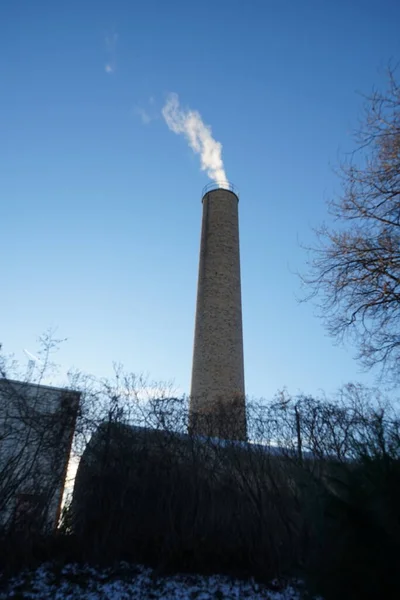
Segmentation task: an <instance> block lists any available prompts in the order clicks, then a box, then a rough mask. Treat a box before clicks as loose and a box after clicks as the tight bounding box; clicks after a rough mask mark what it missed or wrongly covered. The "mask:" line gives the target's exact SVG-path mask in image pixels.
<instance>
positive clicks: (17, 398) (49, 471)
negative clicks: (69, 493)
mask: <svg viewBox="0 0 400 600" xmlns="http://www.w3.org/2000/svg"><path fill="white" fill-rule="evenodd" d="M78 404H79V394H78V393H76V392H70V391H67V390H63V389H59V388H54V387H50V386H42V385H36V384H29V383H24V382H19V381H11V380H7V379H1V380H0V524H1V525H2V526H5V527H7V528H8V527H14V526H18V528H20V529H21V527H22V528H23V527H26V528H28V527H29V528H34V529H44V528H50V529H52V528H54V527H56V526H57V523H58V519H59V513H60V507H61V500H62V494H63V489H64V482H65V475H66V469H67V465H68V460H69V454H70V449H71V443H72V436H73V433H74V428H75V421H76V415H77V409H78Z"/></svg>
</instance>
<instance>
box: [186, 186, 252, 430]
mask: <svg viewBox="0 0 400 600" xmlns="http://www.w3.org/2000/svg"><path fill="white" fill-rule="evenodd" d="M227 187H228V186H227ZM229 187H231V186H229ZM202 202H203V222H202V231H201V245H200V264H199V278H198V289H197V308H196V325H195V336H194V351H193V370H192V389H191V401H190V427H191V429H192V431H193V432H194V433H196V434H199V435H211V436H214V437H221V438H226V439H237V440H245V439H246V437H247V433H246V410H245V389H244V365H243V333H242V299H241V284H240V253H239V219H238V202H239V200H238V196H237V195H236V194H235V193H234V192H233V191H231V190H228V189H222V188H218V189H213V190H211V191H208V192H206V193H205V194H204V196H203V200H202Z"/></svg>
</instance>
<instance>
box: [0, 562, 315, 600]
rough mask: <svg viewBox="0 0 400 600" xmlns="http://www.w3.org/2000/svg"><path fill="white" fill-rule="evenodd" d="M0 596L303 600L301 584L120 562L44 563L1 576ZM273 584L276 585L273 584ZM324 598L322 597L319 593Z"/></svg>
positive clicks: (34, 599) (101, 599)
mask: <svg viewBox="0 0 400 600" xmlns="http://www.w3.org/2000/svg"><path fill="white" fill-rule="evenodd" d="M0 584H2V585H1V588H0V599H6V598H7V599H12V598H15V600H17V599H18V600H20V599H22V598H27V599H32V600H39V599H40V600H46V599H48V598H52V599H55V600H75V599H78V598H79V599H80V600H147V599H149V600H157V599H163V600H209V599H210V600H211V599H214V600H246V599H248V600H300V598H301V597H302V595H301V585H300V586H299V584H297V586H296V589H295V588H294V587H293V586H292V585H286V586H285V587H284V588H283V589H282V588H280V589H278V585H277V584H275V585H272V586H270V589H267V588H266V587H265V586H261V585H258V584H256V583H254V582H252V581H239V580H235V579H230V578H229V577H225V576H222V575H211V576H201V575H173V576H168V577H160V576H156V575H155V573H154V572H153V571H152V570H151V569H148V568H145V567H143V566H138V565H134V566H133V565H128V564H125V563H122V564H121V565H120V566H119V567H118V568H117V569H96V568H94V567H89V566H79V565H76V564H69V565H65V566H63V567H57V566H56V565H52V564H49V563H48V564H45V565H42V566H41V567H40V568H38V569H37V570H36V571H24V572H23V573H21V574H20V575H18V576H17V577H14V578H13V579H11V580H10V581H9V582H8V583H7V584H5V582H2V578H1V576H0ZM272 588H274V589H272ZM320 600H321V599H320Z"/></svg>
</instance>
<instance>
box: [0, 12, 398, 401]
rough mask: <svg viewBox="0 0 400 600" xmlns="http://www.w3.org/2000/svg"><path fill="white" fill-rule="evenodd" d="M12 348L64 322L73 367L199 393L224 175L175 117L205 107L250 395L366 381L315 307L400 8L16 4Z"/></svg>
mask: <svg viewBox="0 0 400 600" xmlns="http://www.w3.org/2000/svg"><path fill="white" fill-rule="evenodd" d="M2 22H3V32H2V37H1V46H2V51H1V52H0V70H1V94H0V132H1V134H0V202H1V213H0V252H1V257H2V273H1V275H2V278H1V280H2V286H1V307H2V310H1V317H0V341H1V342H2V343H3V347H4V350H5V351H6V352H14V353H15V355H16V357H17V358H19V359H21V360H23V359H24V354H23V352H22V350H23V349H24V348H27V349H28V350H30V351H31V352H34V351H35V348H36V338H37V336H38V335H40V333H42V332H43V331H44V330H45V329H46V328H48V327H49V326H53V327H57V328H58V331H57V334H58V335H59V336H60V337H67V338H68V342H67V343H66V344H64V345H63V347H62V350H61V351H60V354H59V362H60V363H61V365H62V367H63V369H66V368H67V367H69V366H72V365H74V366H76V367H78V368H80V369H83V370H84V371H88V372H91V373H94V374H96V375H107V374H109V373H110V372H111V365H112V362H113V361H119V362H122V363H123V364H124V365H125V367H126V368H127V369H129V370H132V371H134V372H137V373H140V372H146V373H148V374H149V375H150V376H151V377H152V378H154V379H157V380H170V379H174V381H175V384H176V386H177V387H178V388H179V390H181V391H182V392H189V388H190V372H191V361H192V345H193V331H194V313H195V299H196V284H197V268H198V251H199V240H200V224H201V202H200V200H201V190H202V188H203V186H204V185H205V184H207V183H208V181H209V180H208V178H207V176H206V174H205V173H204V172H202V171H201V170H200V162H199V157H198V156H196V155H195V154H194V153H193V152H192V150H191V149H190V148H189V146H188V144H187V142H186V141H185V140H184V138H183V137H181V136H177V135H174V133H172V132H171V131H170V130H169V129H168V127H167V126H166V123H165V121H164V120H163V118H162V115H161V109H162V107H163V105H164V103H165V101H166V97H167V94H168V93H170V92H175V93H177V94H178V95H179V99H180V102H181V104H182V105H183V106H187V107H190V108H192V109H196V110H198V111H199V112H200V114H201V116H202V118H203V120H204V122H205V123H206V124H208V125H210V126H211V127H212V131H213V135H214V137H215V139H216V140H218V141H220V142H221V143H222V145H223V159H224V164H225V168H226V171H227V175H228V178H229V179H230V180H231V181H233V182H234V183H235V184H236V185H237V186H238V188H239V190H240V234H241V256H242V295H243V320H244V340H245V373H246V388H247V392H248V394H249V395H250V396H256V397H260V396H263V397H271V396H272V395H273V394H274V393H275V391H276V390H277V389H279V388H282V387H283V386H287V387H288V389H289V390H290V391H292V392H294V393H295V392H297V391H304V392H310V393H315V392H317V391H318V390H319V389H325V390H327V391H328V392H330V391H332V390H334V389H335V388H336V387H338V386H339V385H341V384H342V383H345V382H346V381H349V380H358V381H363V382H366V383H370V382H371V381H372V379H373V376H372V374H363V373H361V372H360V367H359V365H357V363H356V362H355V361H354V360H353V358H352V357H353V355H354V352H355V351H354V349H353V348H351V347H348V348H342V347H337V346H335V345H334V343H333V341H332V340H331V339H330V338H328V337H327V335H326V333H325V331H324V328H323V325H322V323H321V321H320V320H318V319H317V318H316V317H315V315H314V313H315V309H314V308H313V306H311V305H309V304H307V305H305V304H299V303H298V302H297V300H296V294H298V293H299V281H298V279H297V277H296V275H295V274H294V272H295V271H296V270H297V269H300V270H302V269H304V266H305V260H306V255H305V253H304V251H303V250H302V249H301V247H300V245H299V242H302V243H304V244H307V243H311V242H312V240H313V233H312V227H313V226H315V225H318V223H320V222H321V221H322V220H324V219H327V209H326V204H325V201H326V200H327V199H328V198H329V197H330V196H332V195H333V194H334V193H335V192H337V191H338V189H339V188H338V181H337V179H336V176H335V175H334V173H333V167H334V166H335V165H336V164H337V162H338V158H339V156H340V153H341V152H344V151H347V150H350V149H352V148H353V144H352V140H351V132H352V130H353V129H354V128H355V127H356V126H357V122H358V118H359V116H360V110H361V106H362V98H361V96H360V95H359V92H369V91H370V90H371V88H372V86H373V85H377V86H380V85H383V82H384V75H383V69H384V67H385V65H386V63H387V61H388V60H389V59H394V60H396V59H399V54H400V53H399V50H400V36H399V34H398V32H399V22H400V5H399V4H398V2H396V1H395V0H393V1H389V0H381V1H379V2H378V1H367V0H353V1H352V2H348V1H345V0H337V1H335V2H334V1H322V0H320V1H311V0H310V1H308V0H304V1H303V2H300V1H295V0H291V1H285V0H280V1H279V2H278V1H275V2H272V1H269V0H248V1H244V0H212V1H211V0H205V1H203V2H201V3H199V2H194V1H191V0H186V1H185V2H183V1H177V0H171V1H170V2H164V1H161V0H157V1H155V0H153V1H151V0H150V1H147V2H139V1H135V2H133V1H124V2H122V1H120V0H114V1H113V2H104V1H102V0H96V1H94V0H85V1H84V2H82V1H80V2H77V1H75V0H71V1H70V2H68V3H67V2H65V3H60V2H51V1H43V0H38V2H32V1H30V0H25V1H19V0H15V1H14V2H8V3H5V4H4V5H3V6H2Z"/></svg>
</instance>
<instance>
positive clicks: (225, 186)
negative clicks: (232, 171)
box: [201, 181, 239, 201]
mask: <svg viewBox="0 0 400 600" xmlns="http://www.w3.org/2000/svg"><path fill="white" fill-rule="evenodd" d="M218 190H224V191H226V192H231V193H232V194H234V195H235V196H236V198H237V199H238V201H239V190H238V188H237V187H236V185H235V184H233V183H232V182H231V181H211V182H210V183H208V184H207V185H205V186H204V187H203V190H202V192H201V198H202V200H203V198H204V196H206V195H207V194H208V193H210V192H215V191H218Z"/></svg>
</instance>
